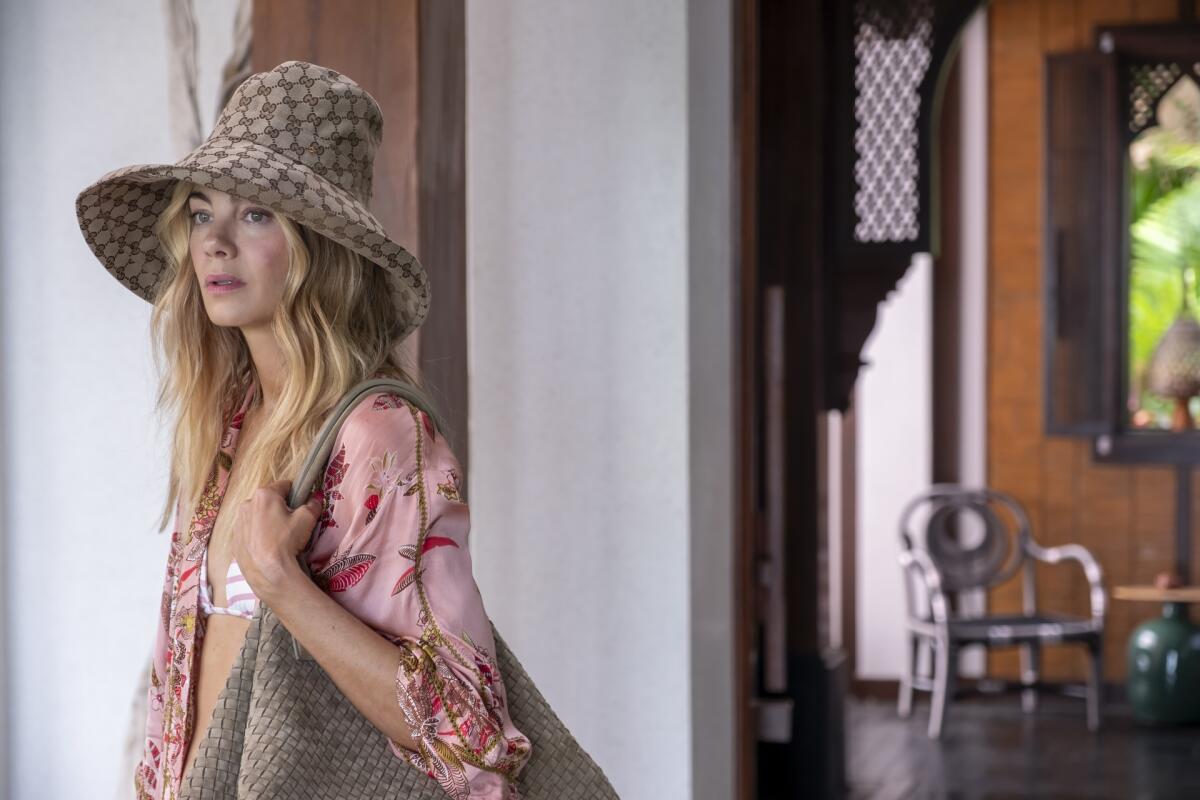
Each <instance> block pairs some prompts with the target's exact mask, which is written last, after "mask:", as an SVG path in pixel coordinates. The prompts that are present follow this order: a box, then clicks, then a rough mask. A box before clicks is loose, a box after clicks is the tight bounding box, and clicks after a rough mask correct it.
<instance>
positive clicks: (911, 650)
mask: <svg viewBox="0 0 1200 800" xmlns="http://www.w3.org/2000/svg"><path fill="white" fill-rule="evenodd" d="M907 638H908V642H907V643H906V644H905V654H904V669H903V670H902V671H901V672H900V696H899V697H898V698H897V700H896V713H897V714H899V715H900V716H901V717H903V718H905V719H907V718H908V715H909V714H911V713H912V699H913V678H914V677H915V676H916V674H917V658H918V656H919V655H920V653H921V637H920V636H917V634H915V633H913V632H912V631H909V633H908V636H907Z"/></svg>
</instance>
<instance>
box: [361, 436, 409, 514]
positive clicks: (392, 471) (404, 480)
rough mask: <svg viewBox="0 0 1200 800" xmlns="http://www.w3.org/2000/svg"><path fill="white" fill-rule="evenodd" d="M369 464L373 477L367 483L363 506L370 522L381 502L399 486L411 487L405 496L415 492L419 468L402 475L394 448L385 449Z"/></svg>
mask: <svg viewBox="0 0 1200 800" xmlns="http://www.w3.org/2000/svg"><path fill="white" fill-rule="evenodd" d="M368 466H370V468H371V472H372V478H371V481H370V482H369V483H368V484H367V499H366V500H364V501H363V506H364V507H365V508H366V509H367V520H366V521H367V522H368V523H370V521H371V520H373V519H375V514H376V513H378V511H379V504H380V503H382V502H383V499H384V498H385V497H387V496H388V495H389V494H390V493H391V492H392V491H394V490H395V489H396V488H397V487H401V486H408V487H409V488H408V491H406V492H405V493H404V494H405V496H408V495H410V494H412V493H413V490H414V489H413V487H414V485H415V483H414V482H415V480H416V475H417V470H416V468H415V467H414V468H413V469H412V470H410V471H409V473H408V474H407V475H401V474H400V472H399V468H400V464H399V463H398V459H397V456H396V453H395V452H394V451H392V450H385V451H384V453H383V455H380V456H376V457H374V458H372V459H371V460H370V462H368Z"/></svg>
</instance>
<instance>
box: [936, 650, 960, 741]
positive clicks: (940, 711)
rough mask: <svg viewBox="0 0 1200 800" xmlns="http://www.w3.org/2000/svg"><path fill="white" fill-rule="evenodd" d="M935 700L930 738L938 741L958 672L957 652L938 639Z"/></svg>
mask: <svg viewBox="0 0 1200 800" xmlns="http://www.w3.org/2000/svg"><path fill="white" fill-rule="evenodd" d="M933 657H934V668H933V700H932V702H931V703H930V706H929V738H930V739H938V738H941V735H942V726H943V725H944V724H945V722H946V706H947V705H949V703H950V699H951V698H952V697H953V696H954V679H955V674H954V673H955V672H957V666H958V659H957V651H956V650H955V648H953V647H951V646H950V642H948V641H946V640H944V639H938V640H937V641H936V642H935V643H934V653H933Z"/></svg>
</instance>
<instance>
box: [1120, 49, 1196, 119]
mask: <svg viewBox="0 0 1200 800" xmlns="http://www.w3.org/2000/svg"><path fill="white" fill-rule="evenodd" d="M1194 69H1195V66H1193V70H1194ZM1182 74H1183V69H1182V68H1181V67H1180V66H1179V65H1178V64H1131V65H1130V67H1129V132H1130V133H1135V134H1136V133H1141V132H1142V130H1144V129H1145V128H1147V127H1149V126H1150V125H1153V124H1154V123H1155V111H1156V109H1157V108H1158V101H1159V99H1160V98H1161V97H1162V96H1163V95H1164V94H1166V93H1167V90H1169V89H1170V88H1171V87H1172V86H1174V85H1175V82H1176V81H1177V80H1179V76H1180V75H1182ZM1198 74H1200V73H1198Z"/></svg>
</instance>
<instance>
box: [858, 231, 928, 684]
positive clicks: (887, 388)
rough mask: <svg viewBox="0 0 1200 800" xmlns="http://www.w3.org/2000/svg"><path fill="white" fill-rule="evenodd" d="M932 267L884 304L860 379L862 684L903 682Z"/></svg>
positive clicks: (916, 261)
mask: <svg viewBox="0 0 1200 800" xmlns="http://www.w3.org/2000/svg"><path fill="white" fill-rule="evenodd" d="M932 290H933V283H932V265H931V263H930V259H929V256H928V255H927V254H919V255H917V256H916V257H914V258H913V263H912V266H910V267H909V268H908V272H907V273H906V274H905V276H904V278H902V279H901V281H900V283H899V285H898V286H897V287H896V290H895V291H894V292H893V293H892V295H891V296H890V297H889V298H888V299H887V301H886V302H884V303H881V304H880V306H879V315H878V317H877V319H876V322H875V330H874V331H872V333H871V336H870V337H869V338H868V339H867V342H866V345H865V347H864V348H863V356H862V357H863V360H864V361H866V362H867V366H865V367H863V368H862V371H861V372H860V373H859V377H858V390H857V391H858V394H857V398H856V399H857V403H858V405H857V412H856V417H857V422H858V426H859V427H858V430H857V432H856V433H855V439H856V440H857V441H858V447H859V450H858V464H857V477H856V481H855V482H856V484H857V498H856V499H857V517H858V534H857V543H856V547H855V551H856V557H857V568H856V570H855V574H856V580H857V582H858V585H857V586H856V587H855V591H856V592H857V596H856V605H857V609H858V619H857V631H858V634H857V636H858V642H857V647H858V653H857V656H858V657H857V662H858V663H857V677H859V678H867V679H874V678H895V677H897V676H899V674H900V667H901V665H902V664H903V661H902V658H903V651H904V638H903V637H904V628H903V624H904V585H903V583H901V575H900V565H899V562H898V561H897V558H898V557H899V555H900V540H899V535H898V533H897V530H898V528H897V522H898V520H899V518H900V512H901V510H902V509H903V508H904V505H905V504H906V503H907V502H908V501H909V499H911V498H912V497H913V495H915V494H917V493H918V492H920V491H923V490H925V489H927V488H928V487H929V483H930V477H931V474H932V472H931V470H932V446H931V442H932V438H933V431H932V426H931V422H932V382H931V377H930V375H931V369H932V354H933V349H932V341H931V334H932V317H931V313H930V312H931V308H930V301H931V299H932Z"/></svg>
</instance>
